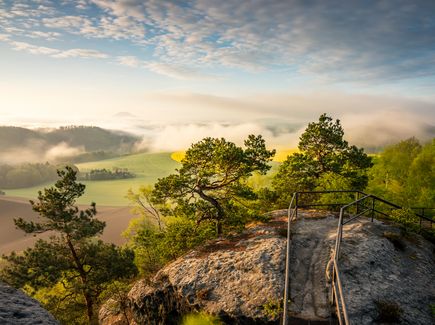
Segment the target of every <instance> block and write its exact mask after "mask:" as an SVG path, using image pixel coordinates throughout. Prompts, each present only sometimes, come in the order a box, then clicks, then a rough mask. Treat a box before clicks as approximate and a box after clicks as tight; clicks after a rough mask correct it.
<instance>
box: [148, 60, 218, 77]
mask: <svg viewBox="0 0 435 325" xmlns="http://www.w3.org/2000/svg"><path fill="white" fill-rule="evenodd" d="M144 66H145V67H146V68H148V69H149V70H150V71H152V72H155V73H158V74H161V75H164V76H167V77H171V78H174V79H179V80H215V79H216V77H212V76H207V75H205V74H202V73H200V72H199V71H197V70H194V69H193V68H189V67H184V66H177V65H175V64H168V63H160V62H147V63H145V64H144Z"/></svg>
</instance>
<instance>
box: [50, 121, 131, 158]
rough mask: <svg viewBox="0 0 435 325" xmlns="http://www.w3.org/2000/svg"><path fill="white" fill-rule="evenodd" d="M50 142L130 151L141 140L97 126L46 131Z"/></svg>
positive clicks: (89, 149)
mask: <svg viewBox="0 0 435 325" xmlns="http://www.w3.org/2000/svg"><path fill="white" fill-rule="evenodd" d="M46 139H47V141H49V143H50V144H56V143H59V142H66V143H67V144H68V145H70V146H72V147H78V146H84V147H85V150H86V151H88V152H89V151H100V150H102V151H117V152H124V153H126V152H129V151H130V150H131V148H132V146H133V145H134V144H135V143H136V141H138V140H139V138H138V137H136V136H134V135H132V134H128V133H123V132H119V131H113V130H106V129H102V128H99V127H96V126H71V127H60V128H59V129H55V130H53V131H51V132H48V133H46Z"/></svg>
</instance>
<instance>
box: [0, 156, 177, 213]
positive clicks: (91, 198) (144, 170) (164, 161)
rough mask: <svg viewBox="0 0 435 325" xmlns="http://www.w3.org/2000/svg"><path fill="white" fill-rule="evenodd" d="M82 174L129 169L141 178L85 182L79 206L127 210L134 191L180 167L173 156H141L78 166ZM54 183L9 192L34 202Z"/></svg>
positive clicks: (8, 194) (8, 191)
mask: <svg viewBox="0 0 435 325" xmlns="http://www.w3.org/2000/svg"><path fill="white" fill-rule="evenodd" d="M76 166H77V167H78V168H79V169H80V171H81V172H86V171H90V170H91V169H103V168H106V169H110V170H111V169H112V168H114V167H119V168H127V169H128V170H129V171H131V172H133V173H135V174H136V175H137V177H136V178H130V179H121V180H107V181H81V182H82V183H83V184H85V185H86V191H85V194H84V195H83V196H82V197H81V198H80V199H79V200H78V203H79V204H90V203H91V202H96V203H97V207H98V205H104V206H127V205H128V204H129V201H128V200H127V199H126V198H125V195H126V194H127V191H128V190H129V189H130V188H131V189H133V190H135V189H138V188H139V187H140V186H141V185H151V184H154V183H155V182H156V181H157V179H158V178H160V177H164V176H167V175H169V174H170V173H172V172H173V171H174V170H175V168H177V167H178V166H179V163H178V162H176V161H174V160H173V159H171V153H169V152H167V153H140V154H134V155H128V156H122V157H118V158H112V159H107V160H101V161H96V162H89V163H83V164H77V165H76ZM50 185H52V183H47V184H43V185H38V186H35V187H28V188H21V189H13V190H7V191H6V194H7V196H14V197H23V198H28V199H34V198H36V196H37V193H38V191H39V190H41V189H43V188H44V187H47V186H50Z"/></svg>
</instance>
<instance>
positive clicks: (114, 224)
mask: <svg viewBox="0 0 435 325" xmlns="http://www.w3.org/2000/svg"><path fill="white" fill-rule="evenodd" d="M80 208H81V209H85V208H87V206H80ZM130 210H131V208H130V207H105V206H101V205H97V218H98V219H100V220H102V221H105V222H106V228H105V229H104V232H103V234H102V235H101V237H100V238H101V239H102V240H103V241H105V242H109V243H114V244H116V245H121V244H124V243H125V242H126V239H125V238H123V237H122V236H121V232H122V231H124V230H125V229H126V228H127V226H128V223H129V222H130V220H131V219H132V218H135V217H137V216H136V215H133V214H132V213H131V211H130ZM17 217H22V218H24V219H25V220H27V221H37V220H38V215H37V214H36V212H34V211H32V207H31V206H30V204H29V201H28V200H27V199H24V198H18V197H3V196H1V197H0V255H1V254H9V253H10V252H12V251H21V250H24V249H26V248H28V247H32V246H33V245H34V243H35V242H36V240H38V239H39V238H41V239H48V237H49V236H50V235H51V234H50V233H49V232H48V233H44V234H38V235H36V236H32V235H25V234H24V232H23V231H21V230H19V229H16V228H15V224H14V221H13V219H14V218H17Z"/></svg>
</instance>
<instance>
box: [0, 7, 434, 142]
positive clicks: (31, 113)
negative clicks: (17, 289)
mask: <svg viewBox="0 0 435 325" xmlns="http://www.w3.org/2000/svg"><path fill="white" fill-rule="evenodd" d="M0 58H1V60H0V71H1V74H0V92H1V93H0V112H1V113H2V116H1V117H0V123H2V124H15V125H38V123H39V124H40V125H59V124H71V123H80V124H86V122H88V123H91V124H101V125H102V126H110V127H117V128H125V127H127V126H128V127H131V129H132V130H136V131H139V132H140V130H141V129H146V128H147V127H148V126H149V125H154V126H155V125H160V126H161V128H160V129H164V127H162V125H166V126H169V127H172V128H175V129H174V130H173V132H174V133H176V132H183V127H182V126H183V125H184V126H185V125H186V124H187V125H190V124H194V125H196V126H197V127H198V128H197V131H198V130H201V129H200V126H201V125H202V124H204V123H206V124H207V123H209V124H210V123H212V124H213V125H218V126H219V125H220V127H218V126H216V131H215V132H216V133H215V134H212V135H220V134H221V133H222V134H223V135H226V134H227V133H228V132H227V131H228V130H226V129H225V127H226V125H228V124H233V125H237V126H243V125H245V126H244V127H242V129H243V130H245V131H246V130H248V129H249V127H251V128H253V129H255V130H256V128H257V127H258V128H259V131H261V130H263V131H264V132H267V125H268V123H272V124H273V121H278V122H280V121H282V120H288V121H289V123H290V124H292V123H300V124H301V125H302V124H303V123H305V122H306V121H310V120H313V119H315V118H317V117H318V115H319V114H320V113H322V112H324V111H325V112H328V113H330V114H331V115H333V116H334V117H338V118H341V119H342V120H343V123H344V122H346V123H347V125H348V129H349V130H352V131H351V133H352V132H354V133H355V134H359V135H358V136H356V135H352V134H351V136H354V138H355V137H356V138H355V139H356V140H357V141H360V142H361V143H363V141H362V140H364V130H365V129H366V128H369V127H371V126H373V123H375V122H380V121H381V122H383V123H385V122H386V121H385V120H386V119H388V122H389V123H390V124H391V125H390V124H388V123H387V124H388V125H385V129H386V131H379V132H381V134H380V135H379V139H378V140H379V141H373V143H383V142H385V141H388V139H390V138H391V137H393V138H397V137H406V136H409V135H417V136H421V137H428V136H433V126H434V116H435V112H434V111H435V2H434V1H320V0H319V1H302V0H301V1H283V0H278V1H214V0H197V1H161V0H154V1H141V0H107V1H105V0H78V1H61V0H60V1H51V0H38V1H24V0H17V1H7V0H0ZM119 112H128V113H129V116H128V119H127V118H121V116H123V114H118V113H119ZM114 115H116V117H117V118H116V120H115V119H113V118H112V117H113V116H114ZM124 116H127V115H126V114H124ZM132 116H134V118H133V119H132ZM403 119H406V121H407V123H408V124H412V125H413V127H408V126H407V125H402V124H403V123H404V122H401V121H399V120H403ZM132 120H134V122H135V123H134V125H132V124H131V122H132ZM264 121H267V122H264ZM270 121H272V122H270ZM201 123H202V124H201ZM401 123H402V124H401ZM177 125H178V129H177ZM207 129H208V130H212V129H213V128H206V129H205V130H202V131H198V132H199V133H198V136H199V135H201V136H202V135H207ZM355 129H356V130H357V131H355ZM369 129H370V128H369ZM399 129H401V130H402V131H403V132H402V133H400V132H398V130H399ZM422 130H423V131H422ZM428 130H429V131H428ZM430 130H432V131H430ZM245 131H243V132H245ZM246 132H247V131H246ZM431 132H432V133H431ZM194 134H195V132H194V131H192V134H190V135H189V134H186V135H185V138H186V139H187V138H188V137H190V138H188V141H190V140H191V138H192V137H193V138H194V137H195V136H194ZM274 134H275V133H274ZM168 136H169V135H168ZM183 136H184V135H183ZM183 136H181V137H183ZM271 137H272V135H271ZM274 137H275V136H274ZM291 139H293V138H291V136H290V135H288V136H287V137H284V138H283V139H276V137H275V138H274V141H276V142H277V143H281V142H282V143H283V144H284V143H286V141H287V142H291V141H293V140H291ZM162 142H164V141H162Z"/></svg>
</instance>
